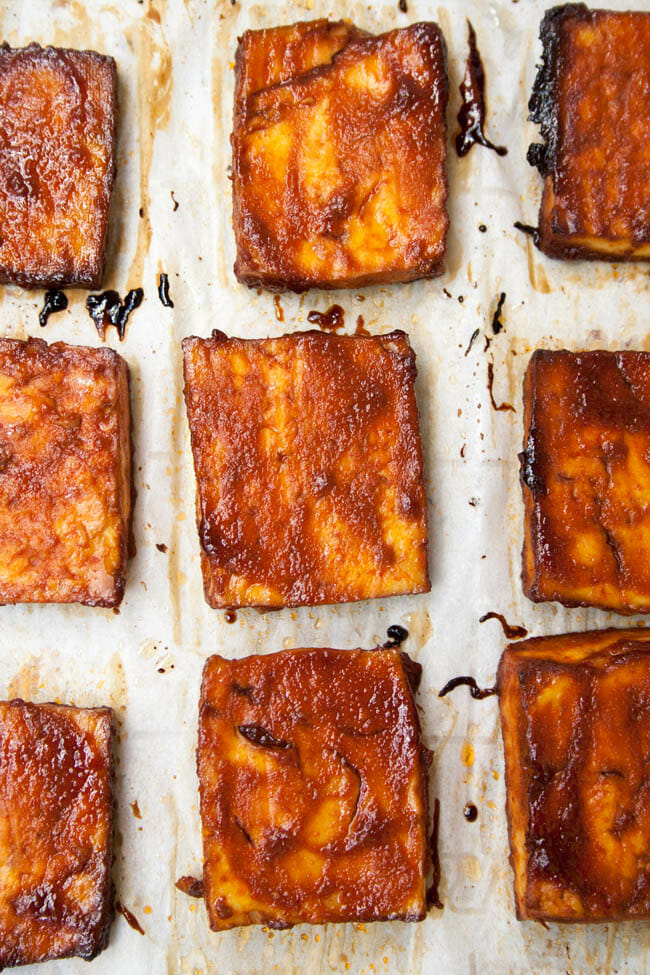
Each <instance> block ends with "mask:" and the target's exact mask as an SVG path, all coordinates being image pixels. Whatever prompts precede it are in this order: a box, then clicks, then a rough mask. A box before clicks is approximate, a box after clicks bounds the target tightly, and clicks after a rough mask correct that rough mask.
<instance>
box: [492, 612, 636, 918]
mask: <svg viewBox="0 0 650 975" xmlns="http://www.w3.org/2000/svg"><path fill="white" fill-rule="evenodd" d="M497 684H498V688H499V698H500V708H501V722H502V731H503V742H504V752H505V764H506V794H507V817H508V830H509V836H510V850H511V856H510V859H511V863H512V867H513V871H514V891H515V903H516V909H517V916H518V918H519V919H520V920H527V919H531V920H538V921H567V922H575V921H584V922H597V921H603V922H604V921H621V920H635V919H636V920H641V919H643V920H648V919H650V867H649V866H648V862H647V857H646V856H645V852H644V851H645V850H647V848H648V844H649V843H650V790H649V788H648V780H647V771H646V770H647V767H648V762H649V761H650V746H649V745H648V742H649V741H650V703H649V702H650V634H648V633H647V632H644V630H639V629H635V630H614V629H610V630H602V631H593V632H588V633H573V634H565V635H562V636H552V637H537V638H534V639H530V640H525V641H523V642H522V643H516V644H511V645H510V646H508V647H507V648H506V650H505V651H504V653H503V655H502V657H501V662H500V664H499V671H498V677H497Z"/></svg>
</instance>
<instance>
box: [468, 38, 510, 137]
mask: <svg viewBox="0 0 650 975" xmlns="http://www.w3.org/2000/svg"><path fill="white" fill-rule="evenodd" d="M467 29H468V30H467V34H468V37H467V40H468V44H469V54H468V55H467V61H466V63H465V74H464V76H463V80H462V81H461V83H460V94H461V96H462V99H463V104H462V105H461V108H460V111H459V112H458V122H459V124H460V132H459V133H458V135H457V136H456V152H457V153H458V155H459V156H466V155H467V153H468V152H469V151H470V149H471V148H472V146H473V145H474V144H475V143H477V144H478V145H480V146H485V148H486V149H493V150H494V152H496V153H497V155H499V156H505V155H506V153H507V152H508V150H507V149H506V147H505V146H495V145H494V143H493V142H490V140H489V139H488V138H487V136H486V135H485V132H484V131H483V127H484V125H485V114H486V110H485V69H484V68H483V62H482V60H481V55H480V54H479V50H478V47H477V44H476V34H475V32H474V28H473V27H472V25H471V24H470V22H469V20H468V21H467Z"/></svg>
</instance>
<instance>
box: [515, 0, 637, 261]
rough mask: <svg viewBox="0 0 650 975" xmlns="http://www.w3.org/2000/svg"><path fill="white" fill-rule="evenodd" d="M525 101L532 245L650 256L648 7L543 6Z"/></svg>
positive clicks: (578, 253) (570, 252)
mask: <svg viewBox="0 0 650 975" xmlns="http://www.w3.org/2000/svg"><path fill="white" fill-rule="evenodd" d="M540 36H541V38H542V42H543V48H544V50H543V62H542V66H541V68H540V71H539V74H538V77H537V80H536V82H535V86H534V89H533V94H532V97H531V100H530V102H529V107H530V109H531V115H530V118H531V119H532V120H533V121H534V122H539V123H540V125H541V133H542V137H543V139H544V140H545V143H546V144H545V145H534V146H531V147H530V150H529V154H528V158H529V161H530V162H531V163H532V164H533V165H536V166H538V167H539V169H540V172H541V174H542V176H543V177H544V192H543V196H542V203H541V208H540V214H539V233H538V239H537V243H538V246H539V247H540V249H541V250H543V251H544V252H545V253H547V254H549V255H551V256H552V257H564V258H580V257H581V258H585V257H586V258H592V259H601V260H602V259H605V260H613V261H638V260H650V192H649V190H650V176H649V170H648V158H647V146H648V142H650V108H649V107H648V97H647V93H648V88H649V87H650V13H647V12H641V11H609V10H589V9H588V8H587V7H586V6H585V5H584V4H567V5H565V6H562V7H555V8H554V9H552V10H549V11H548V12H547V13H546V15H545V17H544V19H543V21H542V26H541V31H540Z"/></svg>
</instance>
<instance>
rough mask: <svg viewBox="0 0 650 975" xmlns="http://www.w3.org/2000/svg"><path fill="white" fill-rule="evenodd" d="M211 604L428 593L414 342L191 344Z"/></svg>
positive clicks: (333, 339)
mask: <svg viewBox="0 0 650 975" xmlns="http://www.w3.org/2000/svg"><path fill="white" fill-rule="evenodd" d="M183 349H184V356H185V398H186V403H187V412H188V418H189V425H190V432H191V436H192V451H193V454H194V467H195V471H196V479H197V488H198V489H197V520H198V528H199V540H200V544H201V565H202V569H203V580H204V588H205V597H206V599H207V601H208V603H209V604H210V605H211V606H213V607H220V606H224V607H225V606H233V607H234V606H269V607H271V606H300V605H314V604H317V603H337V602H348V601H351V600H357V599H369V598H371V597H383V596H390V595H396V594H398V593H413V592H424V591H427V590H428V589H429V579H428V574H427V520H426V498H425V493H424V485H423V476H422V449H421V445H420V436H419V429H418V413H417V405H416V402H415V392H414V379H415V355H414V353H413V351H412V350H411V347H410V345H409V342H408V338H407V336H406V335H405V334H404V333H403V332H391V333H390V334H387V335H382V336H376V337H375V336H372V337H371V336H344V335H341V336H336V335H327V334H324V333H322V332H302V333H300V332H299V333H295V334H293V335H284V336H282V337H280V338H273V339H260V340H246V339H238V338H227V337H226V336H225V335H224V334H223V333H222V332H216V331H215V332H213V334H212V337H211V338H209V339H199V338H194V337H193V338H188V339H185V341H184V342H183Z"/></svg>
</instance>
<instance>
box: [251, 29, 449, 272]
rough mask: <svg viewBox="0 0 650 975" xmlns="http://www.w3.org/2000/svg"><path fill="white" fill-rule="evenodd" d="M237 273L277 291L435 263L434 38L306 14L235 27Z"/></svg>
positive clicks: (440, 47)
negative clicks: (295, 19)
mask: <svg viewBox="0 0 650 975" xmlns="http://www.w3.org/2000/svg"><path fill="white" fill-rule="evenodd" d="M235 64H236V81H235V108H234V123H233V134H232V146H233V164H232V171H233V224H234V230H235V240H236V243H237V260H236V263H235V275H236V276H237V278H238V279H239V280H240V281H242V282H243V283H244V284H247V285H250V286H258V285H261V286H262V287H265V288H269V289H271V290H274V291H283V290H285V289H291V290H292V291H306V290H307V289H308V288H353V287H359V286H361V285H364V284H371V283H377V282H391V281H412V280H414V279H416V278H423V277H433V276H435V275H438V274H441V273H442V272H443V270H444V262H445V245H446V237H447V228H448V218H447V210H446V202H447V177H446V171H445V161H446V126H445V112H446V107H447V91H448V84H447V67H446V53H445V43H444V39H443V37H442V34H441V32H440V29H439V27H438V26H437V24H433V23H419V24H412V25H411V26H410V27H405V28H403V29H401V30H393V31H390V32H389V33H387V34H382V35H380V36H378V37H375V36H373V35H372V34H368V33H365V32H364V31H360V30H358V29H357V28H356V27H353V26H352V25H349V24H346V23H343V22H338V23H330V22H328V21H326V20H315V21H308V22H304V23H299V24H294V25H292V26H289V27H275V28H272V29H270V30H255V31H246V33H245V34H244V35H243V36H242V37H241V38H240V41H239V46H238V48H237V55H236V62H235Z"/></svg>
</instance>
